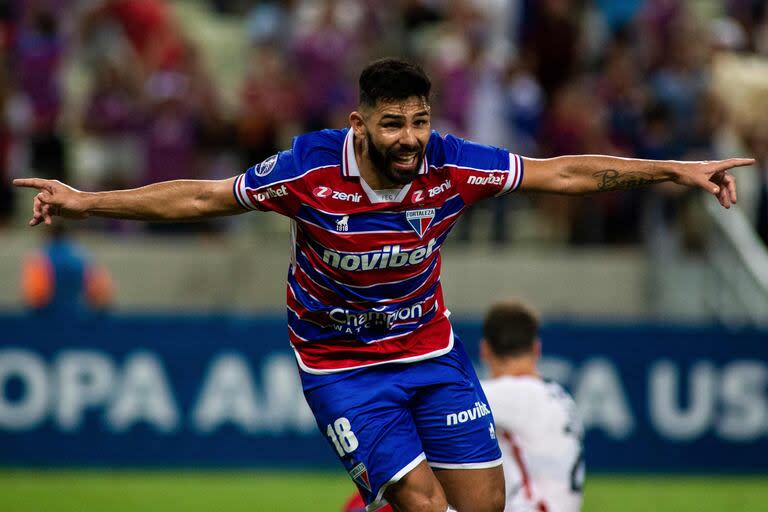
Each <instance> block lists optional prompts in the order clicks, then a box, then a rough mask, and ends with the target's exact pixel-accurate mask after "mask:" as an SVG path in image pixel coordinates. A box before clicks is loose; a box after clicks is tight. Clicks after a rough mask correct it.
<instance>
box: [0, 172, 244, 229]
mask: <svg viewBox="0 0 768 512" xmlns="http://www.w3.org/2000/svg"><path fill="white" fill-rule="evenodd" d="M234 182H235V178H229V179H225V180H176V181H164V182H160V183H154V184H152V185H147V186H145V187H140V188H134V189H130V190H113V191H108V192H83V191H80V190H77V189H74V188H72V187H70V186H69V185H66V184H64V183H61V182H60V181H56V180H43V179H39V178H28V179H17V180H14V181H13V184H14V185H16V186H17V187H28V188H34V189H37V191H38V193H37V195H35V198H34V200H33V205H32V219H31V220H30V221H29V225H30V226H36V225H37V224H40V223H45V224H51V222H52V219H53V217H54V216H60V217H66V218H70V219H83V218H86V217H90V216H98V217H110V218H115V219H134V220H145V221H178V220H199V219H206V218H209V217H218V216H223V215H234V214H238V213H243V212H245V211H246V210H244V209H243V208H242V207H241V206H240V205H239V204H238V203H237V201H236V200H235V197H234V195H233V192H232V188H233V185H234Z"/></svg>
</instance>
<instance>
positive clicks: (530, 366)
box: [489, 356, 539, 378]
mask: <svg viewBox="0 0 768 512" xmlns="http://www.w3.org/2000/svg"><path fill="white" fill-rule="evenodd" d="M489 370H490V373H491V376H492V377H494V378H496V377H504V376H509V377H539V370H538V368H537V367H536V358H534V357H529V356H523V357H508V358H505V359H497V360H495V361H493V363H491V364H490V367H489Z"/></svg>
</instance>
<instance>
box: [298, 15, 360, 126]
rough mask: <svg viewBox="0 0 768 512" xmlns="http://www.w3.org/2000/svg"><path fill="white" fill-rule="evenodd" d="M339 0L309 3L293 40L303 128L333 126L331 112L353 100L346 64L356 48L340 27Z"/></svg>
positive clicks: (348, 34)
mask: <svg viewBox="0 0 768 512" xmlns="http://www.w3.org/2000/svg"><path fill="white" fill-rule="evenodd" d="M337 7H338V2H337V1H335V0H322V1H320V2H317V3H316V4H315V5H313V6H312V7H311V8H309V6H308V11H307V15H306V20H305V21H303V22H302V23H301V25H300V26H299V27H297V30H296V35H295V39H294V41H293V42H292V53H293V61H294V64H295V66H296V69H298V70H301V74H302V80H301V82H300V87H301V108H302V112H303V116H304V120H305V122H304V129H305V130H315V129H322V128H326V127H329V126H334V123H333V121H332V120H331V117H332V113H333V111H334V110H335V109H336V108H337V107H338V106H339V105H340V104H341V105H344V106H350V103H354V100H353V97H354V90H353V89H352V88H351V86H352V85H354V81H351V80H349V79H348V77H347V74H346V73H345V69H346V68H345V64H346V63H347V62H349V61H350V54H351V53H352V52H353V50H354V48H355V44H354V39H353V34H352V33H351V32H348V31H345V30H343V29H342V27H341V24H340V22H339V18H338V17H337V16H339V11H338V10H337Z"/></svg>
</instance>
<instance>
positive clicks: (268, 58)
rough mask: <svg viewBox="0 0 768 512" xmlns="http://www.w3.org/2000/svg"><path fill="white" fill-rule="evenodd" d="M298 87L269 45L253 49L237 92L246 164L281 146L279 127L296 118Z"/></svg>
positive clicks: (238, 126) (294, 120)
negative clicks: (238, 94) (238, 92)
mask: <svg viewBox="0 0 768 512" xmlns="http://www.w3.org/2000/svg"><path fill="white" fill-rule="evenodd" d="M298 104H299V89H298V83H297V81H296V79H295V78H294V76H293V72H292V71H291V69H290V68H289V66H287V65H286V63H285V61H284V60H283V59H282V57H281V56H280V53H279V50H278V48H275V47H274V46H271V45H262V46H256V47H254V48H253V50H252V53H251V58H250V61H249V66H248V70H247V72H246V76H245V81H244V83H243V88H242V91H241V93H240V110H239V115H238V119H237V136H238V142H239V143H240V147H241V148H242V152H243V156H244V159H245V166H246V167H248V166H250V165H253V164H254V163H255V162H261V161H262V160H264V159H266V158H268V157H270V156H272V155H274V154H275V153H277V151H278V150H279V149H280V148H281V144H282V142H283V138H282V137H281V130H284V129H285V128H287V127H290V126H291V125H293V124H295V123H296V122H297V120H298V119H299V109H298V107H299V105H298Z"/></svg>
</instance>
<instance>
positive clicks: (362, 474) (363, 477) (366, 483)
mask: <svg viewBox="0 0 768 512" xmlns="http://www.w3.org/2000/svg"><path fill="white" fill-rule="evenodd" d="M349 476H350V477H352V480H354V481H355V483H356V484H357V485H358V487H360V488H361V489H365V490H366V491H368V492H371V481H370V480H369V479H368V468H366V467H365V464H363V463H362V462H361V463H360V464H358V465H357V466H355V467H353V468H352V469H351V470H350V471H349Z"/></svg>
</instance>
